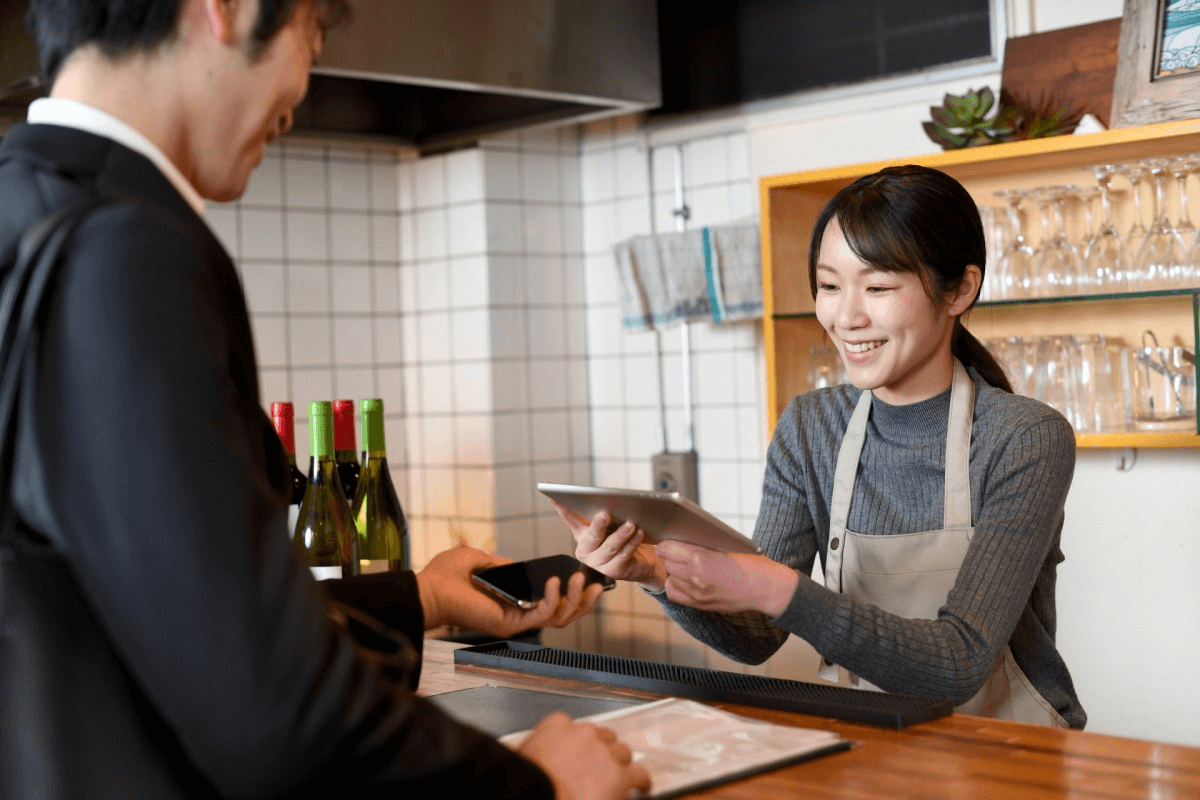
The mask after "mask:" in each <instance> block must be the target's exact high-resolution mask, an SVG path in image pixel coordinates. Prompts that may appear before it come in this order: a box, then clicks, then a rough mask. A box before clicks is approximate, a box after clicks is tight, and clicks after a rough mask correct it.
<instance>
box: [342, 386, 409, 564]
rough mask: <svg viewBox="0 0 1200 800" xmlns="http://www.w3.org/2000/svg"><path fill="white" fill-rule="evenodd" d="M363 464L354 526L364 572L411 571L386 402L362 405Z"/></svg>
mask: <svg viewBox="0 0 1200 800" xmlns="http://www.w3.org/2000/svg"><path fill="white" fill-rule="evenodd" d="M362 437H363V461H364V462H365V466H364V467H363V469H362V473H361V474H360V475H359V478H358V492H357V493H356V494H355V496H354V526H355V528H357V529H358V553H359V558H360V559H361V562H360V565H361V569H362V571H363V572H386V571H388V570H392V571H395V570H406V569H409V565H410V562H411V556H410V554H409V548H408V522H407V521H406V520H405V519H404V509H403V508H401V507H400V498H398V497H397V496H396V487H395V485H394V484H393V483H392V473H391V471H390V470H389V469H388V462H387V448H386V447H385V446H384V439H383V401H382V400H379V399H376V398H369V399H366V400H363V401H362Z"/></svg>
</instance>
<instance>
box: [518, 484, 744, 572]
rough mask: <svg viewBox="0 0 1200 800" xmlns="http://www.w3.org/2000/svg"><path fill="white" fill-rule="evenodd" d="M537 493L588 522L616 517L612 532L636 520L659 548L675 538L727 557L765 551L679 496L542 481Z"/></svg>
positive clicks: (669, 493) (647, 537) (610, 530)
mask: <svg viewBox="0 0 1200 800" xmlns="http://www.w3.org/2000/svg"><path fill="white" fill-rule="evenodd" d="M537 489H538V491H539V492H541V493H542V494H544V495H546V496H547V497H549V498H552V499H553V500H556V501H557V502H559V503H561V504H562V505H564V506H566V507H567V508H569V509H571V510H572V511H574V512H575V513H577V514H579V515H580V516H582V517H583V518H584V519H586V520H589V521H590V520H591V519H592V517H594V516H595V515H596V514H597V513H598V512H600V511H602V510H603V511H607V512H608V513H609V514H611V515H612V518H613V521H612V524H611V525H610V526H609V532H610V533H611V532H612V531H614V530H616V529H617V528H618V527H620V526H621V525H622V524H623V523H624V522H625V521H626V520H629V519H632V520H633V521H634V523H635V524H636V525H637V526H638V527H639V528H641V529H642V530H643V531H645V533H646V541H648V542H651V543H654V544H658V543H659V542H663V541H667V540H676V541H681V542H688V543H689V544H695V545H699V546H700V547H707V548H709V549H711V550H719V551H721V552H723V553H754V554H759V553H762V548H761V547H759V546H758V545H757V544H755V543H754V541H753V540H751V539H750V538H749V537H747V536H744V535H742V534H741V533H740V532H739V531H737V530H736V529H735V528H731V527H730V526H728V525H726V524H725V523H724V522H722V521H721V520H719V519H717V518H716V517H714V516H713V515H712V514H710V513H708V512H707V511H705V510H704V509H703V508H701V507H700V506H699V505H697V504H696V503H693V502H692V501H691V500H689V499H688V498H686V497H684V496H683V495H681V494H679V493H678V492H654V491H649V490H642V489H614V488H606V487H602V486H577V485H574V484H567V483H546V482H542V483H538V485H537Z"/></svg>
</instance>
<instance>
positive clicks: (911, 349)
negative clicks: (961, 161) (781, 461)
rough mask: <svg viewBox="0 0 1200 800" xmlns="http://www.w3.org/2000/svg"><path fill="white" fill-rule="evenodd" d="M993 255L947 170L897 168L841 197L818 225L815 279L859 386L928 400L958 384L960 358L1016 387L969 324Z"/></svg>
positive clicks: (897, 399) (832, 332)
mask: <svg viewBox="0 0 1200 800" xmlns="http://www.w3.org/2000/svg"><path fill="white" fill-rule="evenodd" d="M986 258H987V251H986V246H985V244H984V237H983V223H982V221H981V220H980V218H979V212H978V211H977V210H976V208H975V203H974V201H973V200H972V199H971V196H970V194H968V193H967V190H966V189H964V188H963V187H962V185H961V184H960V183H958V181H956V180H954V179H953V178H951V177H950V176H949V175H946V174H945V173H943V172H939V171H937V170H933V169H929V168H928V167H920V166H915V165H910V166H903V167H889V168H888V169H884V170H881V171H880V172H877V173H875V174H874V175H867V176H865V177H863V178H860V179H859V180H857V181H855V182H854V183H853V184H851V185H850V186H848V187H846V188H845V189H843V190H842V191H841V192H839V193H838V194H837V195H835V196H834V198H833V199H832V200H830V201H829V203H828V204H827V205H826V206H825V208H824V210H822V212H821V215H820V216H819V217H818V218H817V221H816V223H815V225H814V228H813V236H812V243H811V245H810V247H809V285H810V286H812V287H813V298H814V300H815V301H816V311H817V319H818V320H819V321H820V322H821V325H822V327H824V328H825V330H826V331H827V332H828V333H829V336H830V338H831V339H832V340H833V342H834V343H835V345H837V347H838V349H839V351H840V352H841V353H842V357H843V359H844V360H845V363H846V368H847V370H848V371H849V372H850V376H851V380H852V381H853V383H854V385H855V386H857V387H858V388H860V389H875V390H877V394H878V396H879V397H880V398H881V399H884V400H887V401H888V402H891V403H893V404H897V405H901V404H905V403H912V402H916V401H918V400H924V399H926V398H929V397H932V396H934V395H936V394H938V393H939V392H941V391H943V390H945V389H946V388H947V387H948V386H949V385H950V378H951V375H952V365H953V359H954V358H957V359H958V360H959V361H961V362H962V363H963V365H964V366H966V367H974V368H976V369H978V370H980V371H981V372H982V374H983V375H984V377H985V379H986V380H987V381H988V383H990V384H992V385H993V386H998V387H1000V388H1002V389H1005V390H1006V391H1010V392H1011V391H1012V387H1011V386H1010V385H1009V382H1008V379H1007V378H1006V377H1005V375H1004V370H1003V369H1002V368H1001V367H1000V366H999V364H998V363H997V362H996V360H995V359H994V358H993V357H992V355H991V354H990V353H989V352H988V351H987V349H986V348H985V347H983V345H982V344H980V343H979V342H978V340H976V339H975V337H974V336H972V335H971V333H970V332H969V331H968V330H967V329H966V328H965V327H964V326H963V324H962V322H961V317H962V315H963V314H965V313H966V312H967V311H968V310H970V308H971V306H973V305H974V304H975V300H976V299H977V297H978V294H979V287H980V286H981V285H982V283H983V274H984V269H985V262H986Z"/></svg>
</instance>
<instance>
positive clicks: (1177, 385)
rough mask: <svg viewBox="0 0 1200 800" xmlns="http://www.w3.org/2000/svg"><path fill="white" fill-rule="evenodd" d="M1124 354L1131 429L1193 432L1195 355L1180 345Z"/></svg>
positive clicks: (1143, 348) (1144, 348)
mask: <svg viewBox="0 0 1200 800" xmlns="http://www.w3.org/2000/svg"><path fill="white" fill-rule="evenodd" d="M1127 352H1128V354H1129V358H1130V360H1129V363H1128V369H1129V384H1130V386H1129V389H1130V394H1131V398H1132V400H1133V424H1134V427H1135V428H1138V429H1140V430H1181V431H1182V430H1189V429H1190V430H1193V431H1194V430H1196V357H1195V354H1194V353H1192V352H1190V351H1189V350H1187V349H1185V348H1183V347H1179V346H1174V347H1134V348H1131V349H1129V350H1128V351H1127Z"/></svg>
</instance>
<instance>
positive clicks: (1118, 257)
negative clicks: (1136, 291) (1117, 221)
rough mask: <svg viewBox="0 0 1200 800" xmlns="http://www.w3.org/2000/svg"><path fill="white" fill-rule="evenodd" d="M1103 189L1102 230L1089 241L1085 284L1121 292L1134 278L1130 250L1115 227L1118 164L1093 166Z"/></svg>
mask: <svg viewBox="0 0 1200 800" xmlns="http://www.w3.org/2000/svg"><path fill="white" fill-rule="evenodd" d="M1091 170H1092V174H1093V175H1094V176H1095V178H1096V185H1097V188H1098V189H1099V190H1100V227H1098V228H1097V229H1096V232H1095V234H1093V235H1092V238H1091V239H1090V240H1089V241H1088V246H1087V251H1086V253H1085V254H1084V257H1083V269H1082V272H1083V274H1084V275H1085V276H1086V277H1085V282H1086V283H1087V284H1088V285H1089V286H1090V287H1092V288H1093V289H1094V290H1095V291H1098V292H1102V291H1104V290H1105V289H1106V288H1109V289H1112V290H1116V291H1120V290H1122V289H1125V288H1128V286H1129V279H1130V274H1129V273H1130V259H1129V249H1128V248H1127V247H1126V246H1125V240H1124V239H1122V238H1121V234H1120V233H1119V232H1118V231H1117V226H1116V225H1114V224H1113V214H1112V179H1113V175H1115V174H1116V172H1117V166H1116V165H1115V164H1096V165H1094V166H1092V167H1091Z"/></svg>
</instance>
